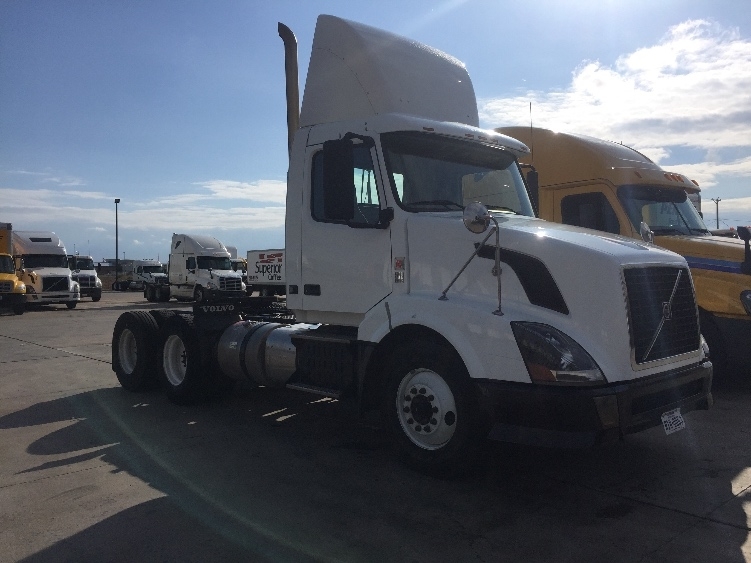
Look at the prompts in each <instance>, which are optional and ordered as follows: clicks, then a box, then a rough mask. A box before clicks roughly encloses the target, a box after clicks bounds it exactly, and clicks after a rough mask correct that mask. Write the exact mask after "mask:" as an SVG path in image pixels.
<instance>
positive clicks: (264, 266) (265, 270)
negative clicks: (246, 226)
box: [247, 248, 287, 297]
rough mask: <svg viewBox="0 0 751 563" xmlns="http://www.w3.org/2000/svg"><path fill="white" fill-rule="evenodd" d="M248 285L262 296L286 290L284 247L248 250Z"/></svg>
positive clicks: (252, 291) (281, 293)
mask: <svg viewBox="0 0 751 563" xmlns="http://www.w3.org/2000/svg"><path fill="white" fill-rule="evenodd" d="M247 264H248V282H247V284H248V287H247V292H248V294H249V295H251V294H252V293H254V292H258V294H259V295H260V296H262V297H266V296H270V295H284V294H285V293H286V291H287V283H286V278H285V277H284V249H283V248H274V249H270V250H248V261H247Z"/></svg>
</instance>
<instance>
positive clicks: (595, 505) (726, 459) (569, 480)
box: [0, 388, 751, 562]
mask: <svg viewBox="0 0 751 563" xmlns="http://www.w3.org/2000/svg"><path fill="white" fill-rule="evenodd" d="M739 402H741V403H742V406H744V407H745V415H742V416H743V417H744V418H743V420H740V419H737V418H738V417H739V416H740V415H739V413H742V412H744V409H743V408H739V407H738V403H739ZM750 403H751V392H749V391H748V390H741V391H738V392H725V395H723V396H722V397H720V398H719V400H718V404H717V405H716V407H715V409H713V410H712V411H709V412H701V413H691V414H689V415H688V416H687V423H688V428H687V429H686V430H685V431H683V432H680V433H678V434H675V435H672V436H670V437H666V436H664V434H661V433H660V432H661V429H655V430H654V431H653V430H650V431H647V432H646V433H643V434H640V435H637V436H633V437H631V438H630V439H628V440H627V441H626V442H625V443H622V444H615V445H613V446H609V447H603V448H599V449H596V450H585V451H580V450H577V451H559V450H546V449H539V448H532V447H521V446H511V445H503V444H489V445H488V448H487V456H486V458H485V460H484V465H483V467H482V468H481V469H480V470H479V471H478V472H477V474H476V475H474V476H473V477H471V478H468V479H464V480H461V481H440V480H436V479H431V478H427V477H424V476H422V475H419V474H416V473H413V472H411V471H409V470H408V469H405V468H404V467H402V466H401V465H399V464H398V462H397V461H396V460H395V457H394V456H393V455H391V453H390V448H389V446H388V440H387V437H386V436H385V435H384V433H383V432H382V431H381V429H379V428H378V426H376V425H368V424H363V423H361V422H357V421H355V420H354V419H352V418H351V417H350V416H349V415H348V414H347V413H346V412H344V411H342V410H341V409H340V407H339V405H338V404H336V403H335V402H334V401H331V400H327V399H317V398H314V397H313V398H311V396H310V395H306V394H298V393H295V392H289V391H284V390H271V389H249V388H243V389H240V390H238V391H236V392H235V393H234V394H233V395H232V396H230V397H227V398H225V399H223V400H220V401H216V402H214V403H211V404H208V405H201V406H196V407H178V406H175V405H172V404H170V403H169V402H167V400H166V399H165V398H164V397H163V396H162V395H161V394H160V393H158V392H152V393H147V394H130V393H127V392H125V391H123V390H122V389H120V388H107V389H100V390H95V391H90V392H85V393H80V394H77V395H72V396H70V397H66V398H60V399H55V400H51V401H46V402H40V403H37V404H35V405H33V406H31V407H29V408H26V409H24V410H21V411H18V412H15V413H10V414H8V415H5V416H3V417H0V430H12V429H18V428H26V427H40V426H42V425H50V424H54V426H55V428H56V429H55V430H53V431H51V432H49V433H47V434H45V435H44V436H42V437H40V438H38V439H36V440H34V441H33V442H31V443H30V444H29V445H28V446H27V448H26V453H27V454H31V455H33V456H39V458H40V463H38V464H36V465H33V466H30V467H26V468H23V469H21V470H19V471H18V472H17V473H16V475H15V477H16V479H20V480H22V481H23V480H24V479H29V480H35V479H41V478H47V477H53V476H56V475H59V474H60V473H63V472H71V473H72V472H76V471H78V472H80V473H79V476H80V478H79V480H80V485H81V486H82V487H83V492H80V493H79V494H80V495H83V497H82V498H79V497H75V499H74V500H71V502H73V503H85V502H88V503H91V502H94V501H96V502H99V503H104V504H105V505H106V503H107V502H111V498H110V497H108V496H107V495H108V492H107V491H104V490H101V487H100V485H99V484H98V482H97V481H94V480H91V479H92V475H94V474H98V475H99V479H100V480H103V481H104V482H106V480H107V479H112V478H113V477H112V476H116V475H118V474H121V473H122V472H125V473H126V474H127V475H129V476H132V477H134V478H135V479H136V480H135V481H134V483H135V484H134V485H132V487H134V488H136V489H138V490H139V491H140V496H138V495H135V492H133V493H131V494H133V498H132V500H131V501H130V502H128V493H127V489H126V492H125V493H122V494H124V495H125V496H124V497H121V498H120V501H121V502H120V506H126V505H127V506H128V507H127V508H125V509H122V510H117V511H116V512H115V510H114V509H113V510H112V512H114V513H113V514H111V515H109V516H106V517H104V518H103V519H101V520H99V521H97V522H96V523H94V524H93V525H90V526H89V527H86V528H85V529H83V530H82V531H79V532H77V533H74V534H73V535H70V536H68V537H66V538H64V539H61V540H60V541H58V542H57V543H55V544H54V545H52V546H50V547H49V548H46V549H44V550H42V551H40V552H38V553H36V554H34V555H32V556H30V557H28V558H26V559H25V561H28V562H46V561H91V560H106V561H209V560H225V561H239V560H252V561H264V560H268V561H305V560H316V561H320V560H344V561H364V560H367V561H466V560H481V561H506V560H507V561H551V560H557V561H562V560H571V561H603V560H613V561H655V562H657V561H673V560H681V561H711V560H722V561H728V562H736V561H737V562H741V561H745V560H746V559H745V557H744V553H743V549H744V547H743V546H744V543H745V542H747V539H748V532H749V527H748V523H747V519H746V514H745V512H744V510H743V502H744V501H745V502H748V500H749V498H750V497H749V491H748V489H747V488H746V489H742V490H738V487H739V486H741V485H738V484H737V479H738V476H739V475H740V474H742V473H743V472H744V471H747V468H748V466H749V461H750V460H749V458H748V454H747V448H746V447H744V446H743V444H747V443H748V434H747V430H746V429H747V428H749V427H751V412H749V411H751V409H748V408H747V407H748V405H749V404H750ZM713 417H714V418H713ZM723 417H736V419H737V420H735V422H734V423H733V424H730V425H728V424H725V425H721V424H719V423H718V422H716V421H715V419H722V418H723ZM713 424H715V425H716V426H717V429H718V430H717V432H719V431H720V430H719V429H720V428H733V427H735V428H742V429H743V431H744V432H746V434H745V436H744V435H739V436H717V435H716V434H715V433H714V432H715V431H714V430H713V428H712V425H713ZM708 427H709V428H708ZM700 428H701V429H702V431H701V432H700V431H699V430H698V429H700ZM657 430H659V431H660V432H657ZM719 440H724V441H725V442H724V445H723V446H721V447H718V445H717V444H718V443H719V442H718V441H719ZM44 458H47V459H44ZM49 458H52V459H49ZM89 480H91V482H90V483H89ZM734 483H736V484H734ZM745 486H746V487H748V483H746V485H745ZM147 493H148V494H147ZM87 495H88V498H87ZM744 495H745V496H744ZM155 497H156V498H155ZM139 499H140V500H139ZM72 509H75V510H80V506H76V505H74V506H73V507H72ZM746 549H748V548H746Z"/></svg>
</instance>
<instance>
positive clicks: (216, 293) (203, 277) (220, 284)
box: [146, 234, 245, 303]
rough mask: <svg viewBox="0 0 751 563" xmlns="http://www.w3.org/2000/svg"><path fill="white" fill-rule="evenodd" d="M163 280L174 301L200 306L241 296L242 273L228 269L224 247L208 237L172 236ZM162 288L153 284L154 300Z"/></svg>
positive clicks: (243, 288) (228, 255)
mask: <svg viewBox="0 0 751 563" xmlns="http://www.w3.org/2000/svg"><path fill="white" fill-rule="evenodd" d="M167 279H168V282H169V283H168V289H169V296H170V297H174V298H175V299H177V300H178V301H195V302H196V303H203V302H205V301H215V300H218V299H227V298H230V299H232V298H239V297H244V296H245V284H244V283H243V281H242V272H237V271H235V270H233V269H232V263H231V261H230V253H229V251H228V250H227V248H226V247H225V246H224V244H222V243H221V241H220V240H219V239H217V238H215V237H213V236H209V235H186V234H173V235H172V246H171V247H170V255H169V268H168V271H167ZM165 289H166V288H165V287H164V286H163V285H162V284H161V283H159V284H157V285H156V286H155V287H154V300H156V301H160V300H164V291H165ZM146 291H147V292H148V291H149V284H147V286H146ZM148 297H149V295H148V294H147V298H148Z"/></svg>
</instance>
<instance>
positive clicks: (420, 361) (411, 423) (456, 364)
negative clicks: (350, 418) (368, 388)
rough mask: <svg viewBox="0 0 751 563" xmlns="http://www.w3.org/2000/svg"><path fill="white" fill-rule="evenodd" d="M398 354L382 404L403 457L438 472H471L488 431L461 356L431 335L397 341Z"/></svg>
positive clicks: (426, 470)
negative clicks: (399, 344)
mask: <svg viewBox="0 0 751 563" xmlns="http://www.w3.org/2000/svg"><path fill="white" fill-rule="evenodd" d="M394 357H395V361H394V362H393V364H392V366H391V368H388V369H387V373H386V377H387V379H386V388H385V393H384V397H383V403H382V410H383V413H384V415H385V418H386V422H387V424H388V427H389V429H390V431H391V434H392V436H393V439H394V442H395V444H396V447H397V450H398V453H399V455H400V458H401V459H402V461H403V462H405V463H406V464H407V465H408V466H410V467H412V468H413V469H416V470H418V471H420V472H422V473H426V474H429V475H434V476H437V477H456V476H459V475H463V474H466V473H469V472H471V471H472V470H473V469H475V468H476V462H477V460H478V458H479V453H480V450H481V446H482V444H483V441H484V438H485V435H486V431H485V428H484V426H483V424H482V416H481V413H480V411H479V407H478V405H477V401H476V398H475V395H474V390H473V388H472V385H471V381H470V379H469V375H468V374H467V371H466V368H465V367H464V364H463V362H462V361H461V358H459V356H458V354H457V353H456V352H455V351H454V350H453V349H451V348H450V347H449V346H448V345H445V344H439V343H436V342H431V341H423V342H420V343H418V344H417V346H410V347H406V346H402V347H399V348H398V349H397V350H395V353H394Z"/></svg>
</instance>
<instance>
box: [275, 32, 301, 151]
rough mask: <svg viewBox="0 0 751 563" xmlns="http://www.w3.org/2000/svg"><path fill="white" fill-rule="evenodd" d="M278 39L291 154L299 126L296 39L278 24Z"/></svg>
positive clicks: (288, 142)
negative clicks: (281, 45)
mask: <svg viewBox="0 0 751 563" xmlns="http://www.w3.org/2000/svg"><path fill="white" fill-rule="evenodd" d="M278 30H279V37H281V38H282V41H284V74H285V77H286V83H287V151H288V152H289V153H290V154H291V153H292V141H294V139H295V131H297V128H298V127H299V126H300V86H299V84H298V83H297V80H298V71H297V38H296V37H295V34H294V33H292V30H291V29H290V28H288V27H287V26H286V25H284V24H283V23H281V22H279V28H278Z"/></svg>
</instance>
